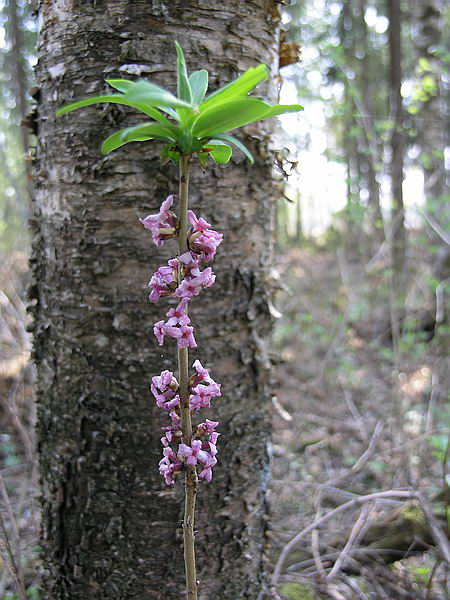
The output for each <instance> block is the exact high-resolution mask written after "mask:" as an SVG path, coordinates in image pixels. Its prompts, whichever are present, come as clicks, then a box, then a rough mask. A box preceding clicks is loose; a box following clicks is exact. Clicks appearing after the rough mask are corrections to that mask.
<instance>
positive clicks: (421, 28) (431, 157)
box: [414, 0, 450, 281]
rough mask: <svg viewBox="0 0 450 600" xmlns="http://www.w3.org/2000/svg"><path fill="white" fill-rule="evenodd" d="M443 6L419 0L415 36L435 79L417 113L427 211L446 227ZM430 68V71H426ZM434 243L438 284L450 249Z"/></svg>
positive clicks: (448, 273)
mask: <svg viewBox="0 0 450 600" xmlns="http://www.w3.org/2000/svg"><path fill="white" fill-rule="evenodd" d="M443 12H444V3H443V1H442V0H420V1H419V0H417V1H416V11H415V17H416V26H417V27H416V31H417V34H416V37H415V40H414V42H415V46H416V52H417V58H418V61H419V64H420V59H425V61H426V62H425V64H424V65H423V66H424V68H423V69H422V78H423V79H425V78H430V77H431V78H432V79H433V80H434V83H435V88H434V90H433V91H432V93H429V94H428V96H427V97H426V98H425V99H424V101H423V102H422V103H421V106H420V111H419V113H418V118H419V119H420V121H419V122H418V128H417V129H418V133H419V143H420V146H421V156H420V158H421V165H422V168H423V172H424V177H425V196H426V199H427V205H428V206H427V208H428V210H431V211H432V214H433V217H434V218H436V219H437V220H438V222H439V223H440V224H441V225H442V226H444V225H445V224H446V223H447V222H448V221H449V216H450V215H449V210H450V209H449V206H448V198H446V197H445V194H446V192H447V182H446V178H447V176H448V172H446V168H445V158H444V154H445V148H446V147H447V146H450V128H449V127H448V126H447V127H445V126H443V124H445V123H448V121H449V119H448V117H449V113H450V105H449V103H448V100H449V96H448V91H447V94H446V90H445V89H443V86H442V83H441V81H442V80H441V73H442V71H443V69H444V65H443V64H442V59H441V58H440V57H439V56H438V55H436V52H435V49H436V48H438V47H439V46H440V45H441V44H442V41H443V40H442V30H443V28H444V26H445V24H444V20H445V19H444V14H443ZM426 65H428V69H427V68H426ZM431 234H432V236H433V239H434V243H435V244H437V245H438V251H437V253H436V259H435V260H434V263H433V277H434V278H435V279H437V280H438V281H442V280H443V279H447V278H448V277H450V247H449V246H448V244H446V243H445V242H443V240H442V238H441V237H440V236H439V235H436V234H435V232H434V231H432V232H431Z"/></svg>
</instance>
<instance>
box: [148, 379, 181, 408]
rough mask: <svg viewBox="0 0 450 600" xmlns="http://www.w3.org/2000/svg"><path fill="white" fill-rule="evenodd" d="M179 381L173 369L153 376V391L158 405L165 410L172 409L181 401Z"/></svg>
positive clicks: (151, 387)
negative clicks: (178, 392)
mask: <svg viewBox="0 0 450 600" xmlns="http://www.w3.org/2000/svg"><path fill="white" fill-rule="evenodd" d="M178 387H179V386H178V382H177V380H176V379H175V377H174V376H173V373H172V371H163V372H162V373H161V375H155V377H152V383H151V386H150V389H151V392H152V394H153V396H154V398H155V400H156V405H157V406H158V407H159V408H162V409H163V410H172V409H173V408H175V407H177V406H178V405H179V403H180V398H179V396H178V394H177V391H178Z"/></svg>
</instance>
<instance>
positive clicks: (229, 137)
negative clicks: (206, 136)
mask: <svg viewBox="0 0 450 600" xmlns="http://www.w3.org/2000/svg"><path fill="white" fill-rule="evenodd" d="M216 139H218V140H225V141H226V142H229V143H230V144H234V145H235V146H236V148H239V150H240V151H241V152H243V153H244V154H245V156H246V157H247V158H248V160H249V162H250V163H251V164H252V165H253V164H254V163H255V160H254V158H253V155H252V153H251V152H250V150H249V149H248V148H246V147H245V146H244V144H243V143H242V142H241V141H240V140H238V139H237V138H235V137H234V136H232V135H227V134H226V133H219V134H218V135H216V136H214V139H213V140H211V144H214V142H215V141H216Z"/></svg>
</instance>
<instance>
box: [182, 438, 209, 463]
mask: <svg viewBox="0 0 450 600" xmlns="http://www.w3.org/2000/svg"><path fill="white" fill-rule="evenodd" d="M178 454H180V455H181V456H184V457H185V458H186V464H187V465H196V464H197V462H198V461H200V462H201V463H203V464H206V463H207V462H208V461H209V459H210V455H209V454H208V452H205V451H204V450H202V443H201V441H200V440H192V443H191V445H190V446H186V444H180V445H179V446H178Z"/></svg>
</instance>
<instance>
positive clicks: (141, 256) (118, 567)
mask: <svg viewBox="0 0 450 600" xmlns="http://www.w3.org/2000/svg"><path fill="white" fill-rule="evenodd" d="M40 10H41V14H40V18H41V22H42V28H41V34H40V44H39V55H40V59H39V64H38V68H37V79H38V83H39V85H40V87H41V100H40V104H39V107H38V117H39V119H38V124H39V146H38V151H37V156H38V158H37V168H36V180H37V190H36V194H35V201H34V213H35V217H34V222H35V238H34V244H33V258H32V264H33V271H34V281H35V285H34V297H35V302H36V304H35V308H34V316H35V358H36V362H37V368H38V375H39V392H38V395H39V423H38V435H39V448H40V463H41V474H42V494H43V542H42V543H43V547H44V551H43V553H44V563H45V567H46V569H47V570H48V573H49V574H48V576H47V578H46V581H45V583H44V586H45V597H46V598H48V599H49V600H63V599H64V600H81V599H82V600H92V599H102V600H103V599H105V600H106V599H107V600H127V599H131V598H133V599H136V598H139V600H162V599H164V600H175V599H177V600H179V599H180V598H183V594H184V568H183V551H182V541H181V540H182V528H181V521H182V518H183V516H182V515H183V513H182V505H183V502H182V497H183V492H184V490H183V484H182V482H180V483H178V484H177V485H176V486H174V487H171V488H166V486H165V485H164V483H163V482H162V480H161V478H160V476H159V473H158V461H159V459H160V457H161V448H160V442H159V439H160V437H161V426H162V425H163V424H164V423H163V422H162V421H161V415H160V411H159V410H158V409H157V408H156V407H155V406H154V403H153V401H152V398H151V396H150V392H149V383H150V378H151V376H152V375H155V374H158V373H159V372H160V371H161V370H162V369H163V368H167V369H170V370H172V371H175V370H176V352H175V347H172V348H167V349H166V348H159V347H158V346H157V343H156V340H155V339H154V338H153V335H152V333H151V329H152V324H153V323H154V322H155V321H157V320H160V319H161V318H162V316H163V315H164V312H165V311H166V310H167V306H161V305H160V304H158V305H156V306H155V305H152V304H149V303H148V302H147V295H148V289H147V287H146V286H147V282H148V280H149V278H150V276H151V274H152V273H153V272H154V271H155V269H156V268H157V266H159V265H160V264H163V263H164V262H165V261H166V260H167V259H168V258H170V257H171V256H173V254H174V253H175V252H176V248H174V247H170V244H167V245H166V246H164V248H162V249H161V248H156V247H155V246H153V245H152V244H151V242H150V239H149V236H148V232H145V230H143V229H142V228H141V225H140V223H139V221H138V218H139V217H143V216H146V215H147V214H148V213H154V212H157V209H158V207H159V205H160V203H161V201H162V200H163V199H164V198H165V197H166V196H167V195H168V194H169V193H173V192H176V190H177V173H176V169H175V168H171V167H167V166H166V167H164V168H162V167H161V166H160V162H159V158H158V149H157V147H156V146H153V145H151V144H148V143H147V144H145V145H144V144H141V143H135V144H130V145H129V146H127V147H126V148H125V149H122V150H119V151H117V152H115V153H113V154H112V155H111V156H110V157H108V158H106V159H105V158H104V157H102V156H101V155H100V151H99V146H100V142H101V140H102V139H104V138H105V137H106V136H107V135H108V134H109V133H110V132H112V131H113V130H116V129H117V128H119V127H120V126H125V125H126V124H131V123H133V122H138V121H139V120H140V118H139V116H138V115H136V114H135V113H134V112H133V111H132V110H128V109H127V110H124V109H123V108H121V107H118V106H112V107H111V106H106V105H97V106H93V107H89V108H86V109H83V111H79V112H77V113H73V114H72V115H67V116H65V117H62V118H59V119H56V118H55V116H54V111H55V110H56V108H57V107H59V106H61V105H63V104H65V103H67V102H69V101H71V100H73V99H75V98H82V97H84V96H86V95H87V94H89V93H95V92H101V91H102V90H104V91H105V92H106V89H107V88H106V84H104V83H103V79H105V78H107V77H111V76H114V77H122V78H124V77H125V78H130V79H134V78H135V77H136V76H139V77H144V78H148V79H151V80H152V81H155V82H157V83H160V84H161V85H164V86H166V87H170V86H172V87H173V82H174V77H175V73H174V66H175V49H174V41H175V40H178V41H179V42H180V44H181V45H182V46H183V48H184V50H185V53H186V57H187V63H188V67H189V68H190V70H193V69H195V68H199V67H200V68H206V69H208V70H209V71H210V73H211V75H212V81H211V89H215V87H216V86H218V85H221V84H224V83H225V82H227V81H229V80H230V79H231V78H233V77H235V76H237V75H238V74H239V72H241V71H243V70H244V69H246V68H248V67H250V66H252V65H255V64H256V63H258V62H266V63H267V64H269V65H270V67H271V69H272V71H273V68H274V66H275V65H276V62H277V55H276V50H277V48H278V40H277V38H276V32H277V25H278V22H279V18H278V13H277V9H276V4H275V2H272V0H256V1H254V2H251V3H247V2H240V1H239V0H228V1H226V2H222V3H220V6H219V5H215V4H214V3H198V2H193V1H191V0H187V1H186V0H184V1H183V2H181V1H174V2H170V3H163V2H161V1H157V0H155V1H153V2H151V3H144V2H135V1H132V0H118V1H117V0H116V1H113V0H101V1H98V2H96V3H83V2H78V3H59V2H58V3H57V2H45V3H42V4H41V9H40ZM275 74H276V73H275V72H272V81H273V82H274V81H275V79H274V75H275ZM259 92H260V94H264V93H265V94H266V96H267V97H269V98H271V99H272V100H273V99H274V93H275V89H274V87H273V86H271V87H267V86H266V87H264V86H261V89H260V90H259ZM108 93H109V92H108ZM270 127H271V125H269V124H267V123H264V124H262V125H260V126H251V127H248V128H247V133H249V134H251V138H250V137H249V138H248V139H247V142H248V143H249V145H250V146H251V147H252V149H253V151H254V152H255V155H256V158H257V160H256V165H255V166H254V167H250V166H249V165H248V164H247V163H245V162H244V159H243V158H242V157H241V156H239V155H236V158H235V159H233V161H234V163H233V164H232V165H228V166H226V167H213V168H210V169H208V171H207V173H206V174H203V173H202V172H201V170H200V169H199V168H198V167H196V166H194V167H193V169H192V171H191V187H190V190H191V199H192V208H193V209H194V210H195V211H196V212H197V211H198V212H199V213H201V214H202V215H204V216H205V217H206V218H207V219H208V220H209V221H210V222H212V223H213V225H214V227H215V228H217V229H219V230H220V231H222V232H223V233H224V238H225V239H224V242H223V244H222V245H221V247H220V251H219V252H218V255H217V261H215V266H214V271H215V273H216V275H217V283H216V285H215V286H214V288H212V289H209V290H207V291H206V292H205V293H204V294H203V295H202V297H201V299H197V298H194V300H193V301H192V302H191V304H192V307H190V316H191V318H192V320H193V322H194V323H195V324H196V339H197V342H198V344H199V352H198V353H197V352H192V353H191V355H192V356H191V357H190V362H193V361H194V360H195V358H197V357H198V358H200V360H201V361H202V363H203V364H204V365H205V366H207V367H208V368H209V369H210V372H211V374H212V376H213V377H214V378H215V379H216V380H218V381H220V382H221V383H222V397H221V398H220V399H219V400H218V401H217V402H216V404H215V406H214V410H213V411H212V412H211V415H210V418H215V417H216V415H218V416H219V419H220V421H221V427H220V431H221V433H222V435H221V437H220V439H219V442H220V445H219V455H218V459H219V464H218V465H217V467H216V469H215V473H214V480H213V481H212V483H211V484H209V485H208V484H204V482H201V485H199V495H198V511H197V518H196V530H197V535H196V542H197V544H196V545H197V558H198V579H199V581H200V585H199V592H198V596H199V599H200V600H211V599H212V598H220V599H221V600H222V599H223V600H236V599H237V598H245V599H247V600H261V599H263V598H265V597H266V596H265V589H266V588H265V574H264V552H265V545H266V539H265V531H266V518H267V505H266V489H267V481H268V472H269V462H268V453H267V443H268V435H269V425H268V406H269V399H270V397H269V394H268V374H269V370H268V369H269V361H268V358H267V353H266V346H265V337H266V335H267V333H268V331H269V329H270V317H269V310H268V303H267V299H266V295H265V290H264V283H263V282H264V276H265V273H266V269H267V268H268V267H269V265H270V257H271V243H270V240H271V236H270V233H271V228H272V208H273V205H274V200H275V198H276V191H275V190H274V189H273V186H272V170H271V164H272V162H271V155H270V153H268V152H267V147H266V143H265V142H264V143H263V142H261V141H260V140H262V139H264V140H267V139H269V137H270V131H271V130H270ZM262 157H264V158H262ZM197 300H198V301H197Z"/></svg>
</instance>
